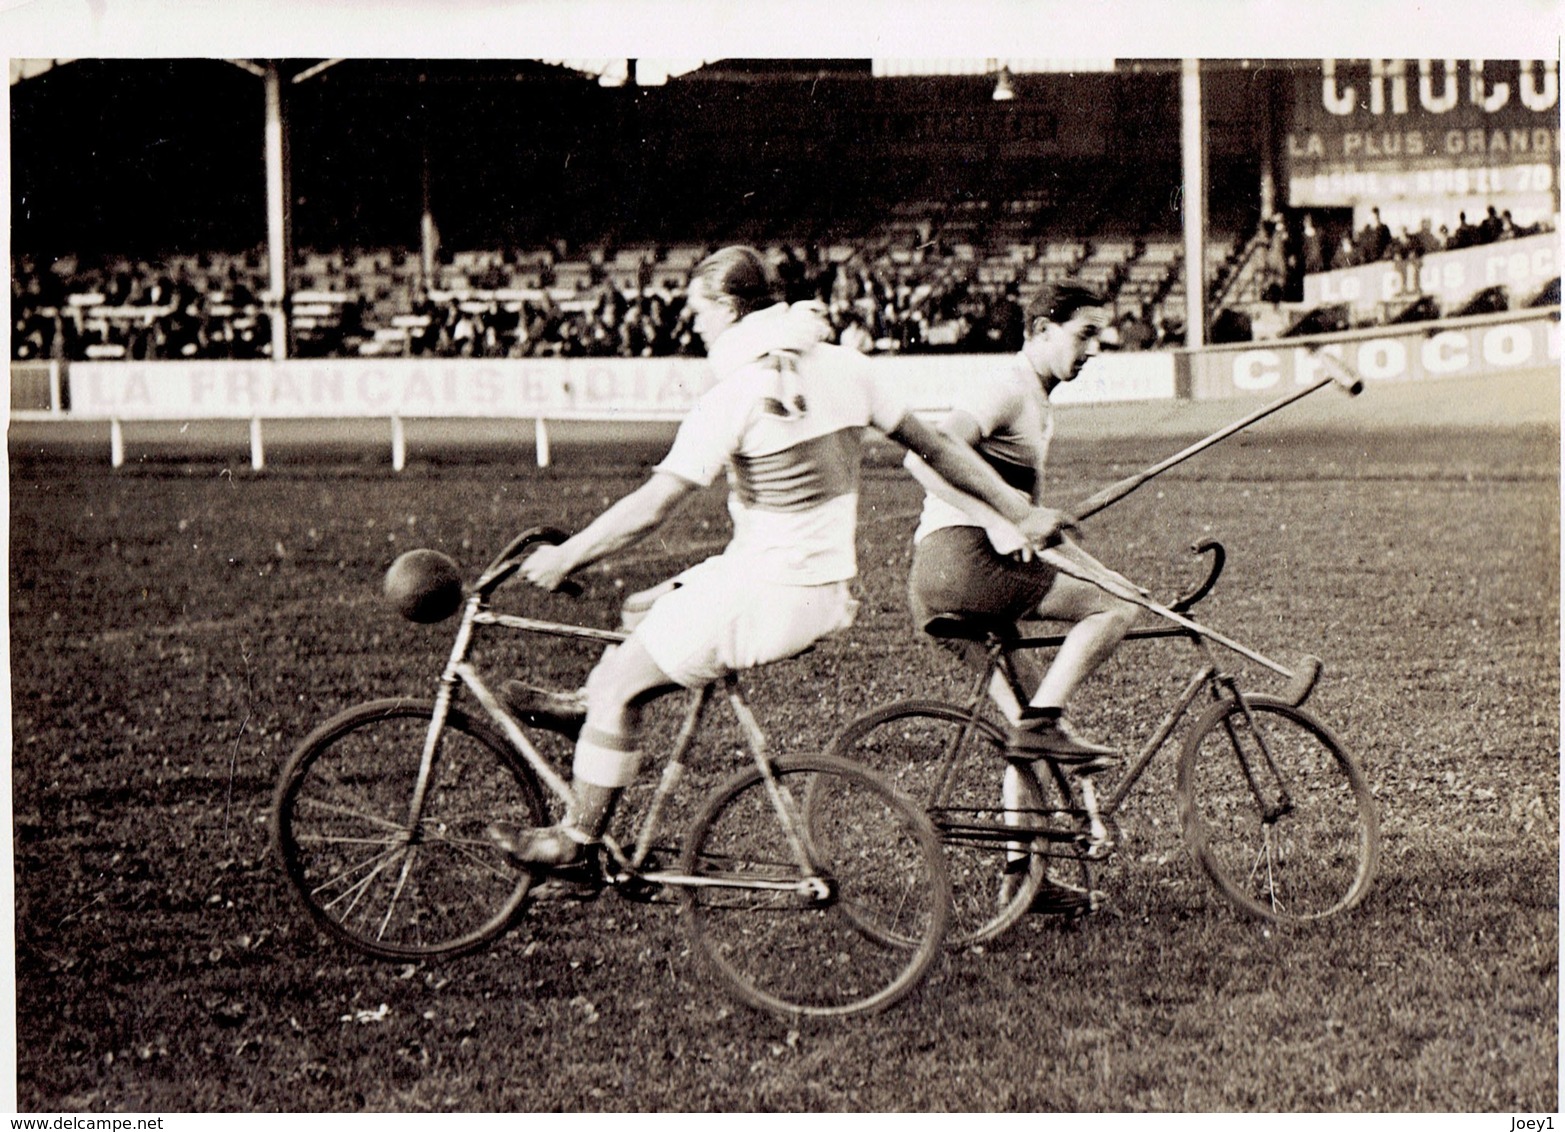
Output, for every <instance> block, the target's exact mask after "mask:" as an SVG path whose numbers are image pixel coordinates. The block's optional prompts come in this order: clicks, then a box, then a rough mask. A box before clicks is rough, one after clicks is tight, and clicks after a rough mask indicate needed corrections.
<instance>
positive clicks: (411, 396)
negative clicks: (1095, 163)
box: [68, 353, 1174, 470]
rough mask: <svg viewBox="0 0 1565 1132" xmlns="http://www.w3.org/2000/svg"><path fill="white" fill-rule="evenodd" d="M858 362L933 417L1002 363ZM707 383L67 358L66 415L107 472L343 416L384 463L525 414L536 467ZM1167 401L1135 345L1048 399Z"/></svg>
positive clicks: (314, 364) (691, 378) (588, 361)
mask: <svg viewBox="0 0 1565 1132" xmlns="http://www.w3.org/2000/svg"><path fill="white" fill-rule="evenodd" d="M870 364H871V365H873V366H874V367H875V368H876V369H877V370H879V371H880V372H881V373H882V374H884V375H885V376H886V377H887V378H888V379H889V380H891V381H894V382H896V383H897V384H899V385H901V386H902V387H903V388H905V389H906V390H907V395H908V399H909V401H910V402H911V404H912V405H913V407H914V409H915V410H918V411H920V412H929V413H937V412H939V411H941V410H942V409H944V408H946V407H948V406H949V404H950V394H951V390H953V389H956V388H959V387H960V386H961V384H962V382H963V381H965V380H968V379H970V378H971V377H973V376H974V375H976V374H979V373H983V372H988V371H991V370H993V369H994V368H995V367H997V366H1003V365H1005V364H1007V362H1006V359H1005V357H1003V356H999V355H994V354H979V355H969V354H958V355H940V354H929V355H918V356H914V357H875V358H872V359H870ZM711 380H712V377H711V370H710V368H709V367H708V366H707V364H706V362H705V361H704V360H703V359H699V358H580V359H578V358H546V359H516V360H509V359H507V360H485V359H471V358H431V359H418V358H390V359H361V358H354V359H344V360H330V359H320V360H300V361H287V362H281V363H275V364H274V363H271V362H237V361H190V362H77V363H73V364H72V365H71V367H70V373H69V395H70V400H69V411H68V416H69V417H70V418H71V419H75V420H88V421H108V422H109V429H110V444H109V446H110V458H111V460H112V461H113V463H114V465H115V466H116V467H118V466H120V464H121V463H123V461H124V456H125V452H124V424H125V422H134V421H186V420H248V421H249V422H250V463H251V466H252V467H253V468H255V469H257V470H259V469H261V468H263V467H264V466H265V463H266V455H265V445H264V428H263V422H265V421H267V420H287V419H345V418H372V419H373V418H380V419H385V420H389V422H390V425H391V430H390V431H391V447H392V465H393V467H394V468H396V469H397V470H401V469H402V468H403V467H404V466H405V464H406V459H407V444H406V434H405V428H404V424H403V422H404V421H407V420H417V419H435V418H454V419H475V420H476V419H502V420H504V419H513V420H532V421H533V422H534V429H535V436H536V440H537V445H536V452H537V459H538V463H539V464H540V465H541V466H542V465H547V464H548V463H549V459H550V451H549V427H548V426H549V422H550V421H672V420H679V419H681V418H682V417H683V416H684V415H685V413H686V412H688V411H689V409H690V406H691V405H692V404H693V403H694V401H695V399H696V397H698V396H699V395H700V394H701V392H702V391H703V390H704V389H705V388H706V387H707V385H708V384H709V383H710V382H711ZM1172 396H1174V358H1173V355H1171V354H1168V353H1147V354H1124V355H1110V356H1104V357H1100V358H1097V359H1095V360H1094V361H1092V362H1091V363H1090V364H1089V365H1088V366H1087V368H1086V369H1085V370H1083V372H1082V374H1081V376H1080V377H1079V378H1078V379H1077V380H1076V381H1075V382H1073V383H1071V384H1070V385H1068V386H1062V387H1061V388H1060V389H1059V390H1058V391H1057V392H1056V394H1055V400H1056V401H1059V402H1061V403H1089V402H1099V401H1125V400H1149V399H1158V398H1169V397H1172Z"/></svg>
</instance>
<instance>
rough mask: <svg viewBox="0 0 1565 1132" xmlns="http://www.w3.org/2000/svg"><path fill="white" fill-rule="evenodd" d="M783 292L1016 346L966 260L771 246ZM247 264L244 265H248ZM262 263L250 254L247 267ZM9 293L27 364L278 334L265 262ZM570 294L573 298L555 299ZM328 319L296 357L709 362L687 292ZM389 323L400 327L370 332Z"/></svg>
mask: <svg viewBox="0 0 1565 1132" xmlns="http://www.w3.org/2000/svg"><path fill="white" fill-rule="evenodd" d="M773 259H774V262H775V263H776V265H777V270H778V276H779V280H780V283H781V286H782V290H783V295H784V297H785V298H786V299H787V300H788V301H790V302H799V301H803V300H815V301H818V302H820V303H822V304H823V305H824V306H825V308H826V312H827V317H828V319H829V320H830V322H831V325H832V327H833V328H834V330H835V333H836V338H837V340H838V341H839V342H841V343H842V344H844V345H847V346H851V347H852V348H854V349H857V350H859V351H861V352H863V353H866V354H870V353H880V354H885V353H931V352H942V351H944V352H952V353H988V352H1011V351H1015V350H1018V349H1020V348H1021V343H1022V332H1023V317H1022V305H1021V291H1020V286H1019V285H1018V283H1016V282H983V281H980V280H979V279H978V278H977V274H978V273H977V272H976V271H975V270H974V268H973V265H972V264H971V263H970V262H963V261H958V260H956V259H954V258H953V259H949V260H940V259H935V260H933V261H932V262H925V263H922V264H920V265H919V266H918V269H917V270H916V271H914V270H909V269H908V268H907V266H906V265H905V264H898V263H895V262H893V261H892V260H891V259H890V258H889V257H879V258H873V257H870V256H866V255H854V256H851V257H849V258H848V259H846V260H843V261H830V260H828V259H827V258H826V257H824V256H823V255H822V254H821V253H820V252H819V251H817V250H816V249H813V248H794V247H783V248H776V249H774V250H773ZM241 262H244V261H241ZM249 262H251V263H254V262H255V261H254V259H253V257H252V259H251V260H250V261H249ZM16 267H17V270H16V271H15V272H14V273H13V276H12V283H11V308H12V318H13V324H12V357H13V358H14V359H18V360H29V359H32V360H47V359H60V360H76V361H79V360H89V359H97V358H115V359H121V358H123V359H132V360H178V359H181V358H262V357H267V356H269V355H270V353H271V328H270V321H269V317H268V315H267V313H266V310H265V307H264V305H263V302H262V292H263V290H264V283H263V282H262V279H261V277H260V272H259V268H258V266H255V267H251V268H249V269H246V268H245V267H244V266H229V267H227V268H226V269H223V268H221V267H220V268H218V269H217V270H216V271H215V272H214V273H213V274H210V275H203V276H202V277H201V278H199V279H192V278H190V277H189V276H188V275H187V274H185V273H183V272H181V271H178V270H175V271H170V270H168V269H166V268H164V267H161V266H159V265H155V264H149V263H144V262H133V261H125V260H120V261H116V262H114V263H112V264H110V265H104V266H99V267H84V266H83V267H73V269H72V270H70V271H68V272H61V271H60V270H59V269H58V265H51V269H48V270H39V269H38V267H37V265H35V264H34V263H32V262H31V261H29V260H27V259H26V258H25V257H24V258H22V259H20V260H19V261H18V263H17V264H16ZM562 294H564V295H565V297H563V298H562V297H560V296H561V295H562ZM339 298H340V301H338V302H337V303H335V304H334V305H333V307H332V310H331V314H330V316H329V317H326V318H321V317H317V316H311V317H309V318H303V319H300V318H295V319H294V335H293V338H292V342H291V345H290V351H291V353H292V355H293V356H299V357H311V356H314V357H349V356H357V355H360V354H364V353H371V352H375V353H394V354H402V355H408V356H436V357H485V358H531V357H665V356H681V355H684V356H694V355H700V354H701V353H702V352H703V348H702V345H701V340H700V338H699V337H698V336H697V335H696V334H695V332H694V328H693V326H692V324H691V319H690V317H689V315H688V313H687V311H686V309H685V300H684V292H683V289H682V288H680V287H662V286H640V287H637V288H634V289H632V288H625V287H621V286H618V285H615V284H614V283H612V282H610V281H608V280H599V281H597V282H595V283H593V284H592V285H590V286H588V287H587V288H585V289H583V290H580V291H570V292H561V291H559V290H557V289H551V288H549V287H541V288H536V289H532V290H530V291H528V292H527V293H526V297H517V296H516V295H515V294H514V293H513V294H509V295H507V296H506V297H500V296H498V295H496V293H495V292H494V291H492V290H490V291H485V290H480V289H475V288H465V289H462V290H460V291H455V292H453V291H443V290H440V289H437V288H434V287H426V286H424V285H422V284H421V283H415V284H411V285H409V286H408V287H407V288H406V291H405V295H404V301H403V302H401V303H400V304H399V307H398V309H399V312H400V313H399V314H398V315H397V316H395V317H393V318H389V319H378V320H377V319H375V318H374V317H373V316H371V315H370V314H369V312H368V311H367V308H366V304H365V302H364V301H363V298H362V295H360V294H358V293H356V292H350V293H348V294H346V295H344V296H340V297H339ZM375 321H380V322H384V323H389V324H390V325H380V326H377V325H371V323H372V322H375ZM1180 341H1182V330H1181V328H1180V327H1178V326H1177V325H1165V323H1164V320H1163V318H1162V316H1161V315H1160V314H1159V313H1158V312H1156V311H1154V310H1151V309H1150V308H1149V307H1147V306H1146V305H1137V306H1135V307H1134V308H1133V309H1127V310H1125V311H1123V312H1121V313H1120V316H1119V318H1118V319H1117V320H1116V322H1115V324H1114V325H1113V326H1112V327H1111V328H1110V330H1109V332H1108V333H1107V334H1106V335H1105V345H1106V346H1107V347H1108V348H1111V349H1113V348H1119V349H1127V350H1134V349H1152V348H1156V347H1158V346H1164V345H1172V344H1178V343H1179V342H1180Z"/></svg>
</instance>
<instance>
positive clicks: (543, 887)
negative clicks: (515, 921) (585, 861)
mask: <svg viewBox="0 0 1565 1132" xmlns="http://www.w3.org/2000/svg"><path fill="white" fill-rule="evenodd" d="M602 894H603V884H602V881H601V879H600V880H596V881H594V880H588V879H585V878H583V879H580V880H577V879H572V878H568V877H561V876H558V875H555V876H550V877H547V878H545V879H544V880H542V881H540V882H539V883H537V884H535V885H534V886H533V890H532V892H531V893H530V894H529V896H528V899H530V900H533V901H536V902H538V903H541V904H564V903H567V902H570V903H574V904H589V903H591V902H592V901H594V900H596V899H597V898H598V897H599V896H601V895H602Z"/></svg>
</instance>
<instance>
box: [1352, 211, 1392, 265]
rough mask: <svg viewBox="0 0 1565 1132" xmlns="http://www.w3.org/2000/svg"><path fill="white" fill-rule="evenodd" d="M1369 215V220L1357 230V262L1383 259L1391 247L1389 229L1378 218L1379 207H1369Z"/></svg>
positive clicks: (1371, 261) (1374, 261)
mask: <svg viewBox="0 0 1565 1132" xmlns="http://www.w3.org/2000/svg"><path fill="white" fill-rule="evenodd" d="M1369 216H1370V218H1369V220H1368V221H1367V222H1366V223H1365V225H1364V227H1363V228H1362V229H1360V230H1359V239H1358V248H1357V251H1358V262H1359V263H1376V262H1378V261H1379V260H1382V259H1385V258H1386V256H1387V253H1388V252H1389V250H1390V247H1391V229H1390V227H1389V226H1387V224H1386V222H1385V221H1384V220H1382V219H1381V218H1380V209H1378V208H1371V209H1370V210H1369Z"/></svg>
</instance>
